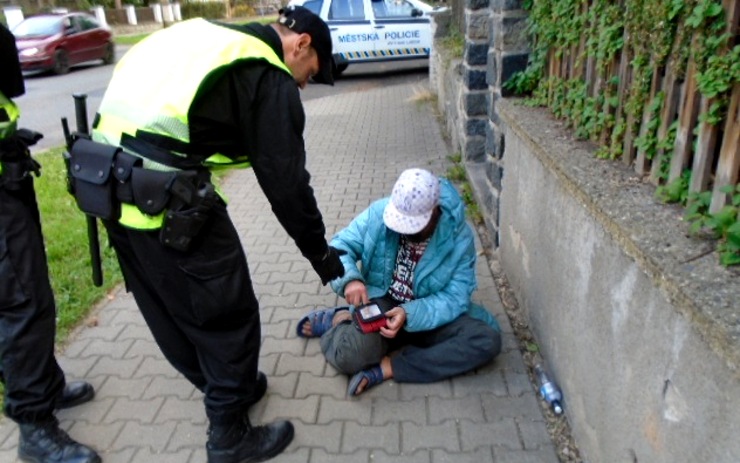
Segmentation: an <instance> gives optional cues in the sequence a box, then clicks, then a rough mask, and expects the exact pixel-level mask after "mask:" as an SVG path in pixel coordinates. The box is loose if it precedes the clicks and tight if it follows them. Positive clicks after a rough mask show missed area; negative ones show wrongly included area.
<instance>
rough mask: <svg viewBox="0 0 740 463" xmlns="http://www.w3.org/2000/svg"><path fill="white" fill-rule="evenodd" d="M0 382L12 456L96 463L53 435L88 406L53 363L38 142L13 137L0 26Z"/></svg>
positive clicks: (10, 78) (6, 42) (17, 77)
mask: <svg viewBox="0 0 740 463" xmlns="http://www.w3.org/2000/svg"><path fill="white" fill-rule="evenodd" d="M0 68H2V69H3V71H2V73H0V380H2V382H3V384H4V385H5V406H4V409H5V414H6V415H7V416H8V417H9V418H10V419H12V420H13V421H15V422H16V423H18V425H19V427H20V441H19V445H18V456H19V458H20V459H21V460H23V461H29V462H34V463H97V462H100V461H101V460H100V457H99V456H98V455H97V454H96V453H95V451H93V450H92V449H91V448H89V447H87V446H85V445H82V444H80V443H78V442H75V441H74V440H72V439H71V438H70V437H69V436H68V435H67V433H66V432H65V431H63V430H62V429H60V428H59V422H58V421H57V419H56V418H55V417H54V415H53V412H54V409H55V408H56V409H60V408H68V407H71V406H74V405H78V404H81V403H84V402H87V401H88V400H90V399H92V397H93V395H94V390H93V388H92V386H91V385H90V384H88V383H86V382H81V381H79V382H70V383H66V384H65V379H64V374H63V373H62V370H61V368H60V367H59V365H58V364H57V361H56V358H55V357H54V335H55V330H56V321H55V320H56V307H55V305H54V295H53V294H52V289H51V284H50V282H49V275H48V267H47V263H46V253H45V250H44V242H43V236H42V234H41V221H40V218H39V212H38V206H37V203H36V195H35V192H34V189H33V177H32V172H33V173H35V174H36V175H38V173H39V165H38V164H37V163H36V161H34V160H33V159H31V156H30V154H29V152H28V146H29V145H31V144H33V143H35V142H36V141H37V140H38V139H39V138H40V137H41V134H38V133H35V132H31V131H29V130H24V129H20V130H17V128H16V124H17V120H18V115H19V111H18V108H17V106H16V105H15V104H14V103H13V102H12V101H11V100H10V98H13V97H17V96H20V95H22V94H23V93H24V92H25V86H24V82H23V76H22V74H21V70H20V64H19V62H18V51H17V49H16V46H15V38H14V37H13V35H12V34H11V33H10V31H8V30H7V29H6V28H5V26H3V25H2V24H0Z"/></svg>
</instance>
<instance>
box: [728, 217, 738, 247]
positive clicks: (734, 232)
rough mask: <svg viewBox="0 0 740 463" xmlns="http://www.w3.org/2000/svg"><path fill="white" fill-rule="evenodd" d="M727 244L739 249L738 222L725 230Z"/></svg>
mask: <svg viewBox="0 0 740 463" xmlns="http://www.w3.org/2000/svg"><path fill="white" fill-rule="evenodd" d="M727 242H728V243H730V244H732V245H733V246H734V247H735V249H740V222H735V223H734V224H732V226H731V227H730V228H728V229H727Z"/></svg>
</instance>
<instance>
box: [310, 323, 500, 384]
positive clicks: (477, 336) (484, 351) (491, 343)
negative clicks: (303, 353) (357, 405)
mask: <svg viewBox="0 0 740 463" xmlns="http://www.w3.org/2000/svg"><path fill="white" fill-rule="evenodd" d="M320 342H321V350H322V352H323V353H324V356H326V360H327V361H328V362H329V363H330V364H331V365H332V366H333V367H334V368H336V369H337V370H339V371H340V372H342V373H344V374H347V375H353V374H355V373H357V372H359V371H360V370H364V369H366V368H369V367H371V366H373V365H376V364H378V363H380V360H381V359H382V358H383V357H384V356H386V355H390V357H391V366H392V368H393V379H395V380H396V381H397V382H399V383H431V382H435V381H440V380H442V379H445V378H450V377H452V376H457V375H459V374H462V373H465V372H467V371H470V370H473V369H475V368H478V367H480V366H482V365H484V364H486V363H488V362H490V361H491V360H493V358H494V357H496V355H498V354H499V352H501V334H500V333H499V332H498V331H496V330H494V329H493V328H491V327H490V326H489V325H488V324H487V323H486V322H483V321H481V320H478V319H475V318H472V317H469V316H467V315H462V316H460V317H459V318H457V319H456V320H454V321H452V322H450V323H448V324H447V325H444V326H441V327H439V328H436V329H434V330H431V331H421V332H413V333H411V332H407V331H405V330H401V331H399V332H398V335H397V336H396V338H394V339H388V338H385V337H383V336H381V335H380V333H368V334H363V333H362V332H360V331H359V330H358V329H357V328H355V326H354V325H353V324H352V323H350V322H346V323H341V324H339V325H337V326H335V327H333V328H332V329H330V330H329V331H327V332H326V333H324V335H323V336H322V337H321V340H320Z"/></svg>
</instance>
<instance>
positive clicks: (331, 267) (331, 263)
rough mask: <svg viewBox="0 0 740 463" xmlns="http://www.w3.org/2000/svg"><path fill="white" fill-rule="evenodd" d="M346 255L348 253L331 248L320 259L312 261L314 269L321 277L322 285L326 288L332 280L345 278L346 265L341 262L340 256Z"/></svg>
mask: <svg viewBox="0 0 740 463" xmlns="http://www.w3.org/2000/svg"><path fill="white" fill-rule="evenodd" d="M345 254H347V251H342V250H341V249H336V248H333V247H331V246H329V250H328V251H326V254H324V255H323V256H322V257H321V258H320V259H315V260H311V265H312V266H313V269H314V270H316V273H318V274H319V277H321V284H322V285H324V286H326V284H327V283H329V282H330V281H331V280H334V279H335V278H339V277H342V276H344V265H342V261H341V260H339V256H343V255H345Z"/></svg>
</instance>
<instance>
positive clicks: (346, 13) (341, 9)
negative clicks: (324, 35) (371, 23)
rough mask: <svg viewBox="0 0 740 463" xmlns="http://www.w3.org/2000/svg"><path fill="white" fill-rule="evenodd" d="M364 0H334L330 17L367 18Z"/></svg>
mask: <svg viewBox="0 0 740 463" xmlns="http://www.w3.org/2000/svg"><path fill="white" fill-rule="evenodd" d="M364 8H365V7H364V5H363V0H332V2H331V8H330V9H329V19H345V20H346V19H365V9H364Z"/></svg>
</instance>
